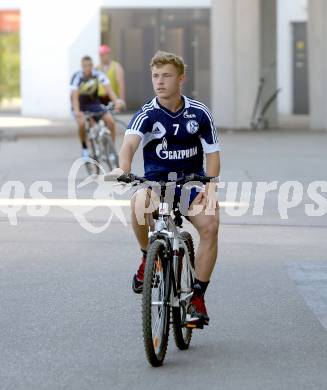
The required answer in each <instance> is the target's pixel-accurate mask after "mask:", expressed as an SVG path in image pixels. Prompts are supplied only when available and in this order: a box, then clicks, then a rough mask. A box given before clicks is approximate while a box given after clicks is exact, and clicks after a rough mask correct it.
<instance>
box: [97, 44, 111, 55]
mask: <svg viewBox="0 0 327 390" xmlns="http://www.w3.org/2000/svg"><path fill="white" fill-rule="evenodd" d="M110 52H111V49H110V47H109V46H108V45H101V46H100V48H99V54H100V55H103V54H109V53H110Z"/></svg>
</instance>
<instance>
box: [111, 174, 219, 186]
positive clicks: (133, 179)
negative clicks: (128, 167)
mask: <svg viewBox="0 0 327 390" xmlns="http://www.w3.org/2000/svg"><path fill="white" fill-rule="evenodd" d="M105 181H118V182H121V183H125V184H131V183H135V184H134V185H137V184H140V183H146V182H150V180H149V179H146V178H145V177H141V176H137V175H134V174H133V173H124V174H122V175H119V176H117V175H106V176H105ZM192 181H198V182H200V183H202V184H206V183H212V182H213V183H217V182H219V176H201V175H197V174H195V173H192V174H190V175H186V176H184V177H182V178H180V179H177V180H172V181H163V180H161V181H159V182H158V183H159V184H160V185H167V184H168V185H169V183H172V184H173V183H175V184H179V185H183V184H186V183H188V182H192Z"/></svg>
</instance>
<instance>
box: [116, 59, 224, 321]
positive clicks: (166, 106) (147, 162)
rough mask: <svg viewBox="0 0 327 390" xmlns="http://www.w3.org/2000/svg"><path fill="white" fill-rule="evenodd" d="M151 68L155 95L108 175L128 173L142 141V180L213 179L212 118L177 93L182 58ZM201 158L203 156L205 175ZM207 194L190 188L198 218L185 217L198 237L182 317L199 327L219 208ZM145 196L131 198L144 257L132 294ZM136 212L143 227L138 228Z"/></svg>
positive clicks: (216, 159) (143, 236)
mask: <svg viewBox="0 0 327 390" xmlns="http://www.w3.org/2000/svg"><path fill="white" fill-rule="evenodd" d="M150 67H151V72H152V84H153V89H154V92H155V95H156V96H155V97H154V98H153V99H152V101H150V102H148V103H147V104H145V105H144V106H143V107H142V108H141V109H140V110H139V111H138V112H137V113H136V114H135V115H134V117H133V118H132V120H131V122H130V124H129V126H128V128H127V130H126V133H125V138H124V142H123V145H122V148H121V150H120V153H119V168H117V169H116V170H113V171H112V172H111V174H113V175H117V174H118V175H119V174H121V173H122V171H123V172H124V173H129V172H130V170H131V164H132V160H133V157H134V155H135V152H136V150H137V148H138V146H139V144H140V143H141V141H142V148H143V158H144V171H145V174H144V176H145V177H146V178H147V179H148V180H151V181H156V182H159V181H160V180H164V181H168V175H169V174H170V173H172V172H177V173H178V175H182V176H184V175H187V174H191V173H196V174H198V175H205V174H206V175H208V176H218V175H219V170H220V152H219V151H220V145H219V142H218V136H217V130H216V126H215V124H214V120H213V117H212V114H211V113H210V111H209V109H208V108H207V107H206V106H205V105H204V104H202V103H200V102H198V101H196V100H192V99H189V98H187V97H186V96H183V95H182V94H181V88H182V85H183V82H184V80H185V64H184V61H183V59H182V58H181V57H178V56H176V55H175V54H172V53H166V52H157V53H156V54H155V56H154V58H153V59H152V61H151V64H150ZM203 154H205V155H206V172H205V170H204V167H203V163H204V158H203V157H204V156H203ZM210 189H212V186H211V187H210V185H207V186H205V187H203V188H202V192H200V193H199V192H197V190H196V189H195V188H193V189H192V191H191V194H190V199H189V202H188V203H187V204H186V208H189V210H193V211H194V210H198V209H199V206H200V208H202V211H201V212H199V213H196V212H194V213H192V215H191V214H190V213H188V219H189V221H190V222H191V223H192V224H193V226H194V227H195V228H196V229H197V231H198V233H199V235H200V242H199V246H198V250H197V253H196V258H195V281H194V285H193V296H192V299H191V302H190V305H189V306H188V308H187V313H188V318H189V319H188V320H189V321H202V322H203V323H204V324H208V323H209V316H208V313H207V309H206V305H205V301H204V295H205V292H206V289H207V286H208V284H209V281H210V277H211V274H212V271H213V269H214V266H215V262H216V258H217V251H218V226H219V215H218V211H219V210H218V209H219V206H218V203H217V201H216V197H215V194H214V193H212V191H211V190H210ZM141 191H143V195H141ZM145 191H147V190H145V189H140V190H139V191H137V192H136V194H135V195H134V196H133V198H132V226H133V230H134V233H135V235H136V238H137V240H138V243H139V246H140V249H141V251H142V254H143V256H142V260H141V264H140V266H139V269H138V271H137V273H136V274H135V275H134V278H133V283H132V288H133V291H134V292H135V293H141V292H142V290H143V278H144V267H145V264H146V256H147V247H148V229H149V226H148V225H147V219H146V218H145V216H144V215H143V214H144V212H145V208H144V199H147V202H148V204H149V199H148V198H146V197H147V193H146V192H145ZM137 194H140V196H137ZM177 196H179V195H177ZM180 199H181V201H183V199H182V198H180ZM209 210H210V212H208V211H209ZM147 212H148V213H150V211H147ZM140 213H141V214H142V223H139V218H138V215H140ZM193 214H196V215H193Z"/></svg>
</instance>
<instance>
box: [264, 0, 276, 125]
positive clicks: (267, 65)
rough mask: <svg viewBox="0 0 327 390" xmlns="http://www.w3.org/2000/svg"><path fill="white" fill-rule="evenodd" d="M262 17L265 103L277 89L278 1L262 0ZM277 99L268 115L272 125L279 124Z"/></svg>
mask: <svg viewBox="0 0 327 390" xmlns="http://www.w3.org/2000/svg"><path fill="white" fill-rule="evenodd" d="M260 6H261V12H260V14H261V18H260V22H261V23H260V28H261V31H260V36H261V42H260V45H261V74H262V76H263V77H264V78H265V86H264V89H263V93H262V102H263V104H264V103H265V102H266V101H267V100H268V99H269V98H270V97H271V95H272V94H273V93H274V92H275V91H276V89H277V1H276V0H262V1H261V2H260ZM277 111H278V110H277V100H275V101H274V102H273V103H272V104H271V106H270V107H269V109H268V111H267V114H266V117H267V119H268V121H269V124H270V126H271V127H275V126H277V124H278V123H277V122H278V121H277V118H278V113H277Z"/></svg>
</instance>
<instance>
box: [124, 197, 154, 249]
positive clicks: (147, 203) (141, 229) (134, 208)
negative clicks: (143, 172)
mask: <svg viewBox="0 0 327 390" xmlns="http://www.w3.org/2000/svg"><path fill="white" fill-rule="evenodd" d="M157 206H158V198H157V196H156V194H155V193H154V192H153V191H152V192H151V195H150V191H149V190H146V189H142V190H139V191H137V192H136V193H135V194H134V196H133V197H132V200H131V216H132V227H133V230H134V233H135V236H136V239H137V241H138V243H139V245H140V248H141V249H143V250H146V249H147V247H148V232H149V226H150V227H151V228H153V217H152V212H153V211H154V210H155V209H156V208H157Z"/></svg>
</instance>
